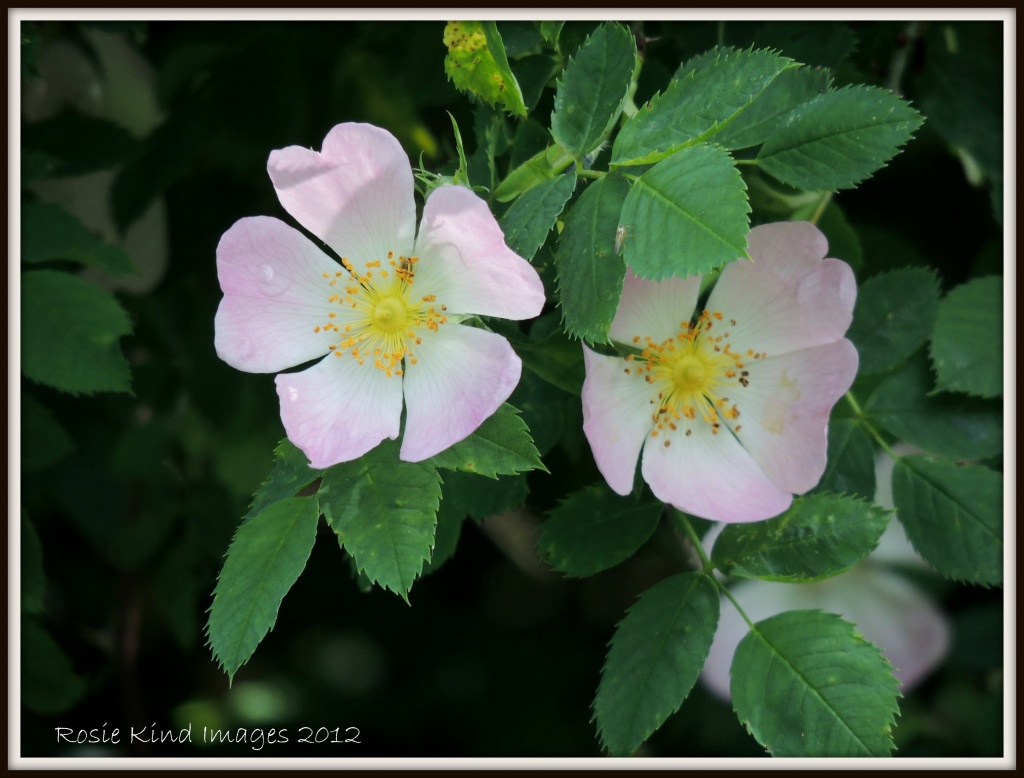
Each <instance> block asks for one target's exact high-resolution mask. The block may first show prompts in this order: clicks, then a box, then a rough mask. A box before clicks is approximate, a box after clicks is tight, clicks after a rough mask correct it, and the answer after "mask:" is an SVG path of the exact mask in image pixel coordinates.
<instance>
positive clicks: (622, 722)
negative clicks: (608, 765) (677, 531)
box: [594, 573, 719, 756]
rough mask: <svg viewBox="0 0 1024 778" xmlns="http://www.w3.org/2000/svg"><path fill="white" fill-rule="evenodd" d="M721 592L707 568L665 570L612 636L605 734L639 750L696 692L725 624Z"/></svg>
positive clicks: (604, 688)
mask: <svg viewBox="0 0 1024 778" xmlns="http://www.w3.org/2000/svg"><path fill="white" fill-rule="evenodd" d="M718 615H719V595H718V589H717V588H716V587H715V584H714V583H713V582H712V581H711V580H710V579H709V578H708V577H707V576H706V575H703V574H701V573H682V574H679V575H674V576H672V577H671V578H666V579H665V580H663V581H661V582H660V583H657V584H655V585H654V586H652V587H651V588H650V589H648V590H647V591H645V592H644V593H643V594H642V595H640V598H639V599H638V600H637V601H636V602H635V603H634V604H633V607H631V608H630V609H629V613H628V614H627V615H626V618H624V619H623V620H622V621H621V622H619V625H618V626H617V627H616V628H615V634H614V635H613V636H612V640H611V644H610V646H611V648H610V650H609V651H608V659H607V660H606V661H605V664H604V669H603V670H602V671H601V683H600V685H599V686H598V688H597V696H596V698H595V699H594V719H595V721H596V722H597V730H598V735H599V736H600V738H601V742H602V743H603V744H604V747H605V748H606V749H607V750H608V753H609V754H611V755H612V756H628V755H629V754H631V753H633V751H635V750H636V749H637V748H638V747H639V746H640V745H641V744H642V743H643V742H644V741H645V740H646V739H647V738H648V737H650V736H651V733H653V732H654V730H656V729H657V728H658V727H660V726H661V725H662V724H663V723H664V722H665V719H667V718H668V717H669V716H670V715H671V714H672V713H673V712H675V711H676V710H678V709H679V706H680V705H682V704H683V700H685V699H686V696H687V695H688V694H689V693H690V689H691V688H692V687H693V684H694V682H695V681H696V680H697V676H698V675H699V674H700V670H701V668H702V667H703V666H704V661H705V660H706V659H707V656H708V651H709V650H710V648H711V641H712V639H713V638H714V636H715V629H716V628H717V627H718Z"/></svg>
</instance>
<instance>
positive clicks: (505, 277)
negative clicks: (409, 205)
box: [415, 186, 544, 319]
mask: <svg viewBox="0 0 1024 778" xmlns="http://www.w3.org/2000/svg"><path fill="white" fill-rule="evenodd" d="M416 255H417V256H418V257H419V262H418V263H417V265H416V278H415V289H416V291H417V293H421V294H436V295H437V298H438V300H439V301H440V302H443V303H445V305H447V306H448V310H449V311H451V312H453V313H459V314H470V313H475V314H481V315H484V316H500V317H501V318H503V319H528V318H531V317H533V316H537V315H539V314H540V312H541V309H542V308H543V307H544V285H543V284H542V283H541V280H540V276H538V275H537V271H536V270H534V269H533V267H532V266H531V265H530V263H529V262H527V261H526V260H525V259H523V258H522V257H520V256H519V255H518V254H516V253H514V252H513V251H512V250H511V249H509V247H508V246H506V245H505V236H504V235H503V234H502V232H501V228H500V227H499V226H498V222H497V221H495V219H494V215H493V214H492V213H491V211H490V209H488V207H487V203H485V202H484V201H483V200H481V199H480V198H479V197H478V196H477V195H476V194H474V193H473V192H472V191H470V190H469V189H466V188H465V187H462V186H443V187H440V188H438V189H435V190H434V191H433V192H431V193H430V196H429V197H428V198H427V203H426V205H425V206H424V208H423V219H422V221H421V222H420V232H419V237H418V238H417V239H416Z"/></svg>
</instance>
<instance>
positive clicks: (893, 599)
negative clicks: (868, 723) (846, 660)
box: [700, 558, 950, 700]
mask: <svg viewBox="0 0 1024 778" xmlns="http://www.w3.org/2000/svg"><path fill="white" fill-rule="evenodd" d="M730 591H731V592H732V595H733V596H734V597H735V598H736V601H737V602H738V603H739V604H740V607H742V608H743V610H744V612H745V613H746V614H747V616H748V617H749V618H750V620H751V621H753V622H755V623H756V622H758V621H763V620H764V619H767V618H770V617H771V616H774V615H776V614H779V613H783V612H784V611H790V610H822V611H825V612H826V613H836V614H838V615H840V616H842V617H843V618H844V619H846V620H847V621H849V622H851V623H853V624H854V625H856V627H857V631H858V632H860V633H861V634H862V635H863V636H864V637H865V638H867V639H868V640H870V641H871V642H872V643H874V644H875V645H877V646H878V647H879V648H880V649H881V650H882V653H883V654H885V656H886V657H887V658H888V659H889V661H890V662H891V663H892V665H893V667H894V668H895V669H896V677H897V678H898V679H899V680H900V682H901V683H902V684H903V689H904V691H906V690H907V689H909V688H910V687H912V686H914V685H915V684H916V683H918V682H919V681H921V680H922V679H923V678H924V677H925V676H927V674H928V673H930V672H931V671H932V670H933V669H935V668H936V667H937V666H938V664H939V663H940V662H941V661H942V659H943V657H944V656H945V654H946V651H947V650H948V647H949V640H950V627H949V622H948V620H947V619H946V617H945V616H944V615H943V614H942V612H941V611H940V610H939V609H938V608H937V607H936V606H935V604H934V603H933V602H932V601H931V600H930V599H929V598H928V597H926V596H924V595H923V594H922V593H921V592H919V591H918V590H917V589H916V588H915V587H914V586H912V585H911V584H910V583H908V582H907V581H906V580H905V579H904V578H903V577H902V576H900V575H897V574H895V573H892V572H889V571H887V570H884V569H881V568H879V567H878V566H877V565H875V564H873V563H872V561H871V558H869V559H868V560H867V561H866V562H864V563H863V564H861V565H859V566H857V567H856V568H854V569H853V570H851V571H849V572H847V573H843V574H842V575H839V576H836V577H834V578H828V579H826V580H824V581H818V582H816V583H811V584H788V583H775V582H768V581H742V582H740V583H738V584H736V585H734V586H732V587H730ZM748 631H749V627H748V626H747V623H746V621H744V620H743V617H742V616H740V614H739V612H738V611H737V610H736V608H735V607H733V606H732V605H731V603H727V602H725V601H723V602H722V614H721V617H720V618H719V621H718V630H717V632H716V633H715V639H714V641H713V642H712V644H711V651H710V653H709V654H708V658H707V661H706V662H705V663H704V668H703V670H702V671H701V676H700V677H701V681H702V682H703V683H704V684H705V686H707V687H708V688H709V689H710V690H711V691H712V692H714V693H715V694H716V695H717V696H719V697H721V698H722V699H724V700H729V699H730V687H729V669H730V666H731V665H732V659H733V656H734V654H735V653H736V647H737V646H738V645H739V643H740V641H741V640H742V639H743V637H744V636H745V635H746V634H747V632H748Z"/></svg>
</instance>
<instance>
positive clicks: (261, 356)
mask: <svg viewBox="0 0 1024 778" xmlns="http://www.w3.org/2000/svg"><path fill="white" fill-rule="evenodd" d="M339 270H341V266H340V265H338V263H337V262H335V261H334V260H333V259H331V258H330V257H328V256H327V255H326V254H324V253H323V252H322V251H320V249H318V248H317V247H316V246H314V245H313V244H312V243H311V242H310V241H309V240H308V239H307V238H306V237H305V236H304V235H303V234H302V233H300V232H299V231H298V230H295V229H292V228H291V227H289V226H288V225H287V224H285V223H284V222H281V221H278V220H277V219H273V218H271V217H269V216H253V217H250V218H245V219H240V220H239V221H237V222H235V224H234V225H232V226H231V228H230V229H229V230H228V231H227V232H225V233H224V235H223V237H222V238H221V239H220V243H219V244H218V245H217V277H218V278H219V279H220V287H221V290H222V291H223V292H224V299H223V300H221V303H220V307H218V309H217V316H216V318H215V320H214V346H215V348H216V349H217V355H218V356H219V357H220V358H221V359H223V360H224V361H225V362H227V363H228V364H229V365H231V366H232V367H234V368H237V369H238V370H245V371H247V372H250V373H274V372H277V371H279V370H283V369H285V368H288V367H294V366H295V365H300V364H302V363H303V362H308V361H309V360H311V359H315V358H316V357H321V356H323V355H324V354H326V353H327V351H328V348H327V347H328V346H329V345H330V344H331V338H330V335H329V334H328V333H326V332H324V331H323V330H321V331H320V332H319V333H317V332H315V331H314V328H315V327H317V326H321V327H322V325H323V324H324V323H325V322H327V321H328V314H329V313H330V312H331V310H332V308H333V309H336V308H337V306H330V305H329V304H328V302H327V298H328V297H329V296H330V287H329V286H328V285H327V284H328V282H327V280H325V279H324V273H327V274H328V275H331V276H333V275H334V273H335V272H337V271H339Z"/></svg>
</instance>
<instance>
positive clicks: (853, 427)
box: [817, 419, 875, 500]
mask: <svg viewBox="0 0 1024 778" xmlns="http://www.w3.org/2000/svg"><path fill="white" fill-rule="evenodd" d="M817 488H818V490H819V491H823V492H836V493H843V492H847V493H849V494H852V495H855V496H857V497H863V498H864V499H865V500H872V499H874V496H875V447H874V445H872V443H871V436H870V435H868V433H867V432H866V431H865V430H864V427H863V426H862V425H861V424H859V423H858V422H857V421H856V420H854V419H838V420H833V421H830V422H829V425H828V464H827V465H826V466H825V473H824V475H822V477H821V481H820V482H819V484H818V487H817Z"/></svg>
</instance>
